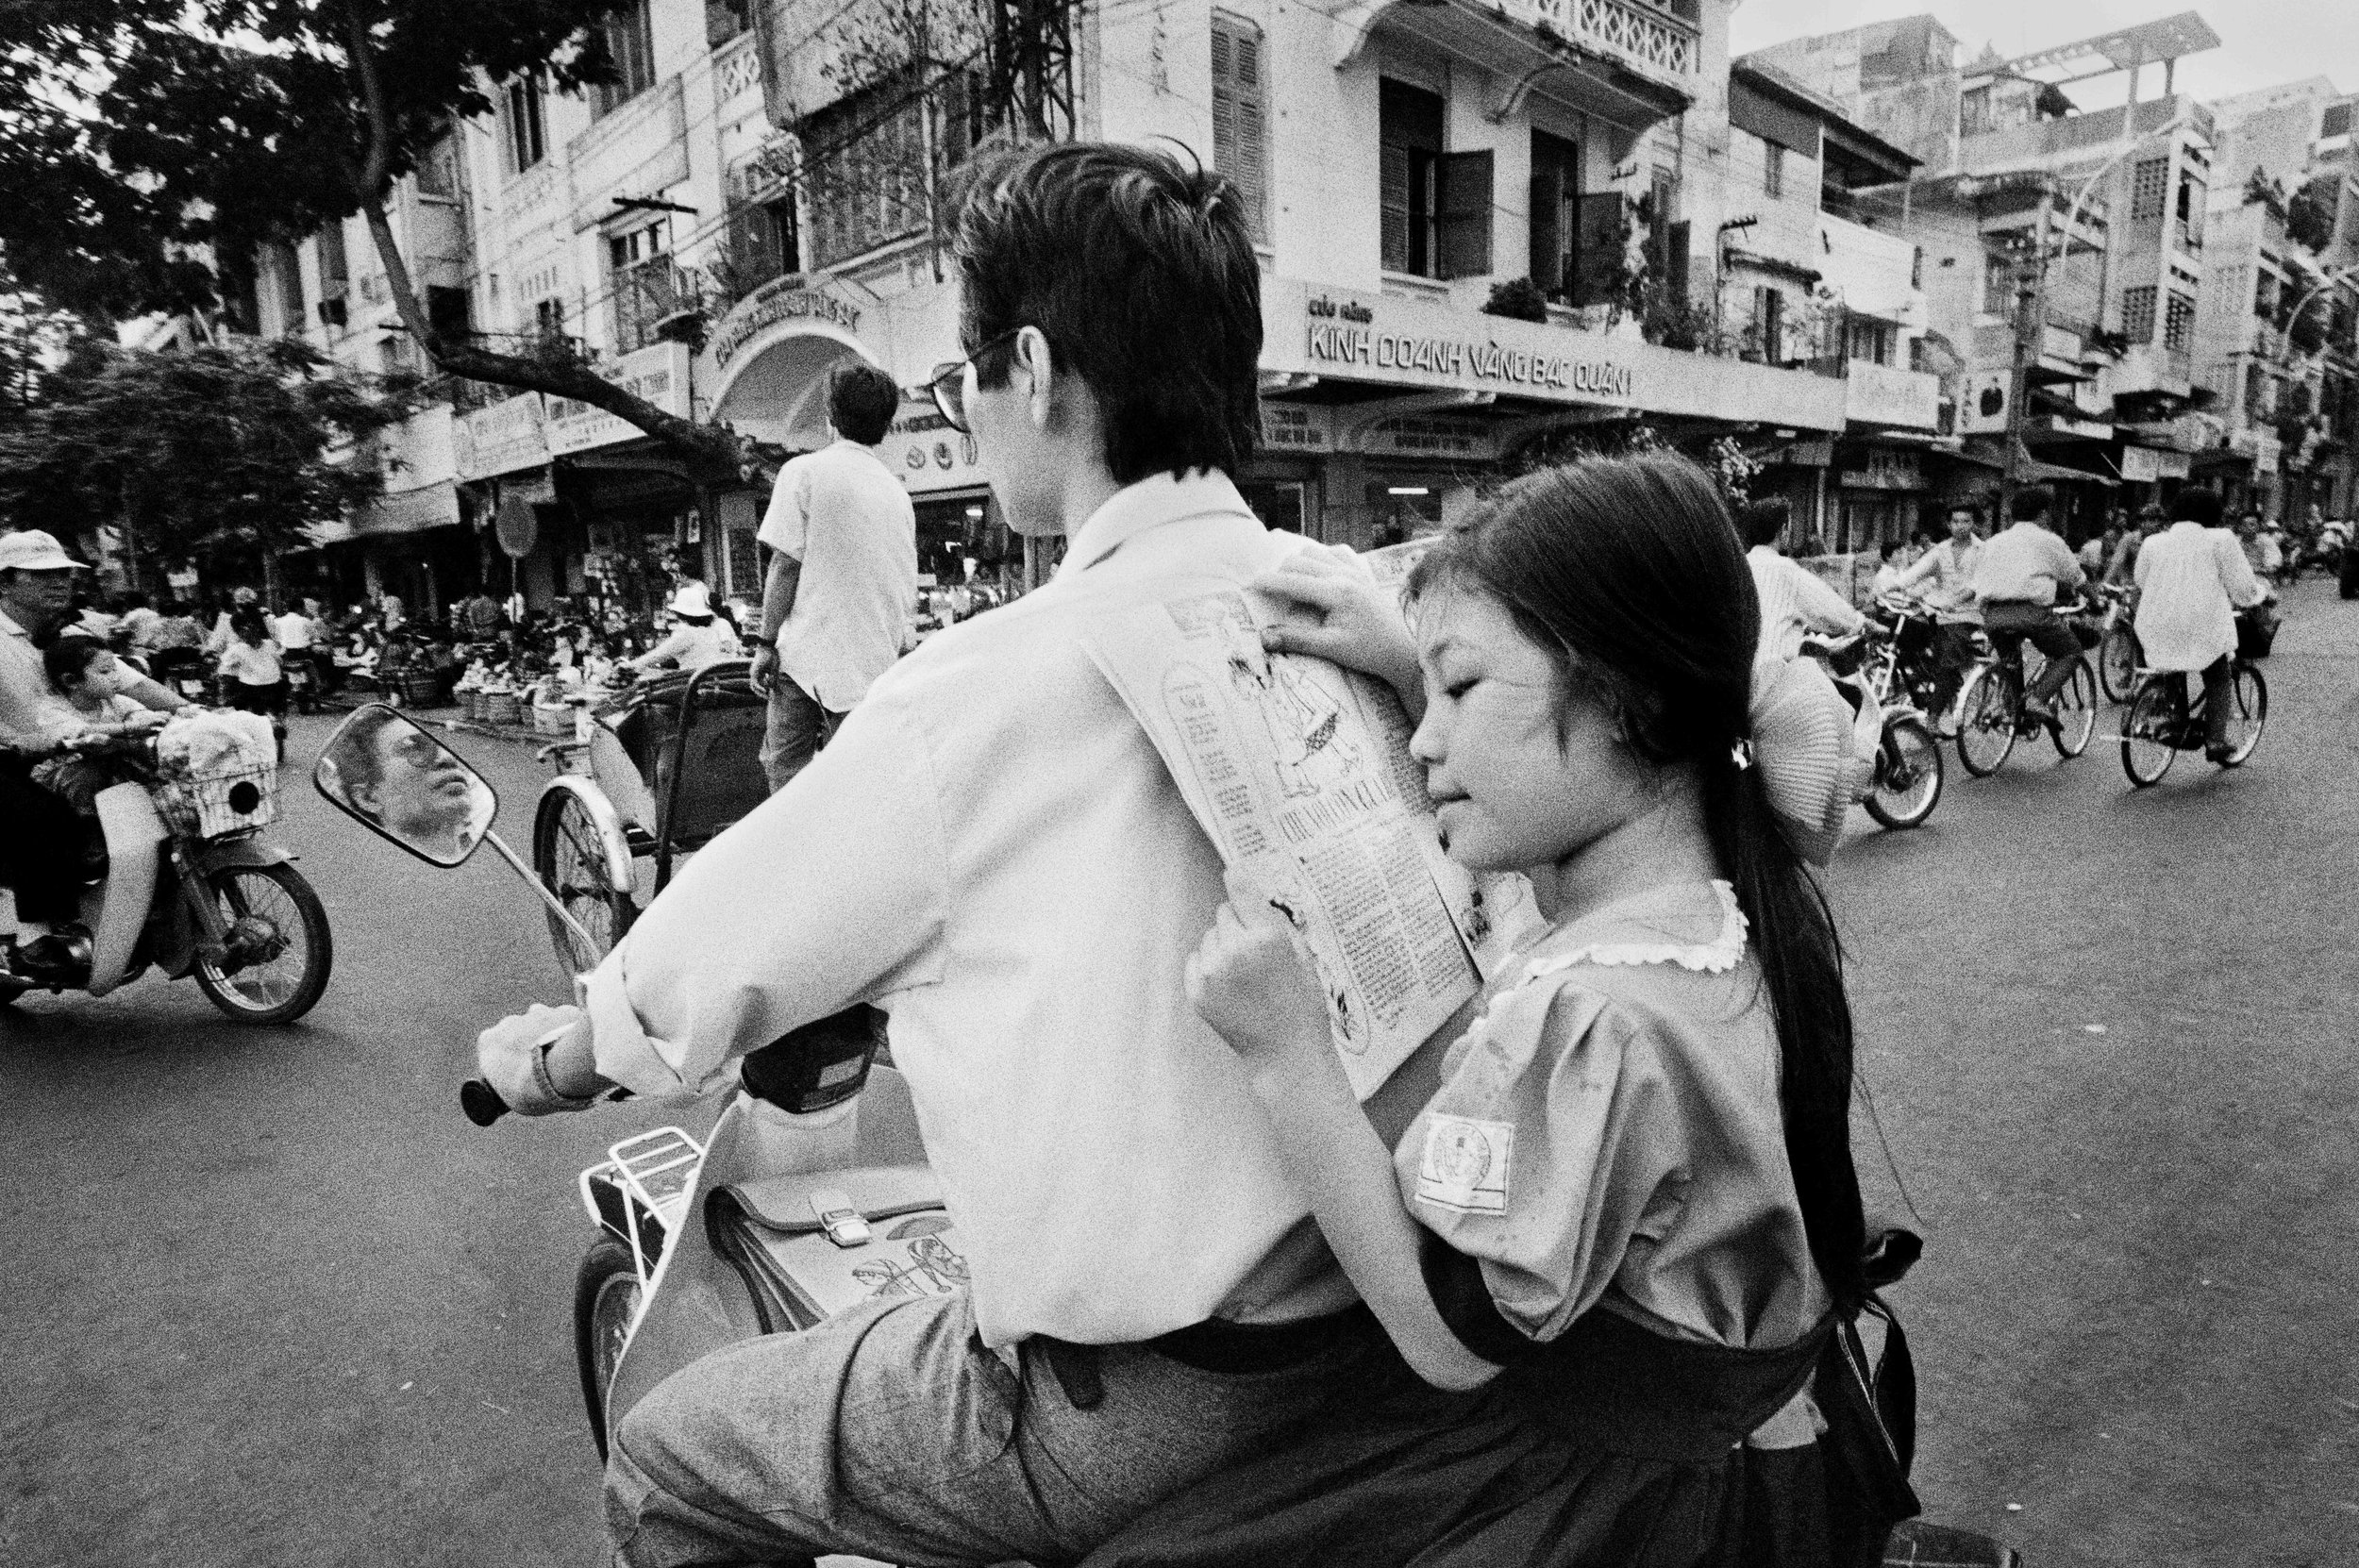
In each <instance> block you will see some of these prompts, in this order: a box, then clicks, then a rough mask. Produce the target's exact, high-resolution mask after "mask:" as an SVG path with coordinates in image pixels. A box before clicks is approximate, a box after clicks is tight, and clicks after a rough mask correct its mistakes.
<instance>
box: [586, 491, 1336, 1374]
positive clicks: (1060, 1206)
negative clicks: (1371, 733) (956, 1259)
mask: <svg viewBox="0 0 2359 1568" xmlns="http://www.w3.org/2000/svg"><path fill="white" fill-rule="evenodd" d="M1299 545H1300V542H1299V541H1298V540H1294V539H1292V538H1291V537H1290V536H1284V535H1274V534H1272V533H1270V532H1269V531H1268V530H1267V529H1265V528H1263V525H1261V523H1260V522H1259V521H1258V520H1257V519H1256V518H1255V517H1254V516H1253V514H1252V512H1251V511H1250V510H1249V509H1247V508H1246V505H1245V503H1244V501H1243V499H1242V498H1241V497H1240V496H1239V495H1238V493H1237V491H1236V487H1235V486H1234V485H1232V484H1230V481H1229V480H1228V479H1226V478H1225V477H1220V476H1217V475H1215V476H1209V477H1208V476H1201V475H1192V476H1190V477H1189V478H1187V479H1185V480H1175V479H1172V478H1170V477H1169V476H1167V475H1165V476H1158V477H1154V478H1150V479H1147V480H1146V481H1144V482H1143V483H1140V484H1137V485H1133V486H1131V487H1129V489H1127V490H1125V491H1123V492H1120V493H1119V494H1117V495H1116V496H1114V497H1113V499H1112V500H1110V501H1109V502H1107V504H1106V505H1105V506H1104V507H1103V508H1101V509H1099V510H1098V511H1097V512H1096V514H1095V515H1093V516H1092V517H1091V518H1090V520H1089V521H1088V523H1087V524H1086V525H1084V526H1083V527H1082V528H1081V529H1080V530H1079V532H1078V533H1077V534H1076V535H1075V536H1074V539H1073V542H1072V546H1071V548H1070V550H1069V551H1068V553H1067V555H1066V558H1065V560H1064V563H1063V565H1062V567H1061V568H1060V570H1059V572H1058V575H1056V577H1055V578H1054V580H1052V581H1051V582H1049V583H1048V584H1047V585H1046V586H1045V587H1043V588H1041V589H1039V590H1037V591H1036V592H1033V593H1031V594H1029V595H1028V596H1027V597H1025V598H1023V599H1020V600H1018V601H1016V602H1015V603H1013V604H1012V605H1009V606H1007V607H1006V608H1004V609H998V610H995V611H992V612H991V613H989V614H985V615H982V616H979V617H978V618H977V619H975V620H972V621H967V622H963V623H962V624H960V625H958V626H952V627H950V628H948V629H946V630H945V631H944V632H942V633H941V634H940V635H938V636H936V637H934V638H932V639H930V640H929V642H927V643H926V644H925V645H924V646H923V647H921V648H919V649H918V650H917V651H916V652H915V653H913V654H912V655H910V656H909V657H908V658H906V659H902V660H901V661H900V662H899V663H897V664H895V666H894V667H893V668H892V669H891V670H890V671H888V672H887V673H886V674H885V675H884V676H882V677H881V678H879V679H878V681H877V683H876V685H875V686H874V688H873V689H872V690H871V691H870V692H868V695H867V696H866V698H865V699H864V700H863V701H862V703H861V704H860V706H859V707H858V708H856V709H853V710H852V713H851V716H850V717H849V719H847V720H846V721H845V726H844V727H843V729H842V730H841V731H840V732H839V733H838V734H837V736H836V738H835V739H834V740H833V741H831V742H829V743H828V746H827V748H826V749H825V750H823V751H821V752H820V753H819V755H818V757H817V758H816V759H814V760H813V761H812V762H811V766H809V767H808V768H806V769H804V770H803V772H802V773H800V774H798V775H797V776H795V780H794V782H793V783H791V784H789V785H788V786H787V787H786V788H785V789H784V790H782V791H780V792H778V793H777V794H775V795H773V796H771V797H770V799H769V800H768V801H767V802H766V803H764V804H763V805H762V806H761V807H760V808H758V809H756V810H755V811H754V812H753V814H752V815H750V816H748V817H747V818H746V819H745V821H743V822H741V823H740V824H738V825H737V826H735V827H732V828H731V829H729V831H728V833H726V834H724V835H723V836H722V837H721V838H720V839H719V840H717V841H716V842H714V843H713V844H712V845H711V846H710V847H709V848H707V849H706V850H705V851H704V852H703V853H702V854H700V855H698V856H697V857H696V858H695V859H693V860H691V861H690V862H689V864H688V868H687V870H686V871H685V872H683V873H682V874H681V875H680V876H679V878H678V880H677V881H675V882H674V883H673V884H672V886H671V887H670V889H669V890H667V891H666V892H665V893H664V895H663V896H662V897H661V899H659V900H657V901H656V903H655V904H654V905H653V906H652V907H651V908H650V909H648V911H647V913H646V914H645V915H644V916H643V917H642V918H641V919H640V921H639V922H638V924H637V925H635V926H633V927H632V928H631V931H630V934H629V936H628V937H627V938H626V939H625V940H624V942H622V943H621V945H620V946H618V947H617V948H616V949H615V950H614V952H613V953H612V954H611V955H610V956H609V957H608V959H607V960H606V961H605V962H604V963H603V964H601V965H600V966H599V967H598V969H597V971H596V972H595V973H594V975H592V976H590V979H589V982H588V987H587V996H586V1000H587V1006H588V1009H589V1011H590V1015H591V1017H592V1019H593V1021H594V1026H595V1038H596V1054H597V1063H598V1071H599V1072H600V1073H601V1074H602V1075H604V1076H606V1077H608V1078H611V1079H612V1080H614V1081H616V1082H618V1083H623V1084H626V1085H627V1086H629V1087H630V1088H631V1089H633V1090H635V1091H637V1092H638V1093H642V1094H658V1095H661V1094H672V1095H675V1096H677V1095H678V1093H680V1092H681V1091H683V1090H691V1091H693V1090H701V1089H705V1088H711V1087H714V1086H717V1085H720V1084H725V1083H727V1082H728V1081H729V1076H730V1075H729V1074H728V1071H727V1069H728V1063H729V1061H730V1059H732V1058H734V1057H736V1056H738V1055H740V1054H742V1053H744V1052H745V1051H747V1050H750V1049H753V1048H755V1047H758V1046H761V1045H766V1044H768V1043H770V1042H772V1041H774V1040H776V1039H778V1037H779V1036H780V1035H782V1034H784V1033H786V1032H787V1031H788V1030H789V1029H792V1028H795V1027H796V1026H800V1025H803V1024H807V1023H810V1022H811V1021H812V1020H814V1019H817V1018H822V1017H825V1016H828V1014H831V1013H834V1012H837V1011H839V1010H841V1009H844V1008H846V1007H849V1006H851V1005H852V1004H854V1003H856V1002H873V1003H875V1004H876V1005H878V1006H879V1007H882V1008H884V1009H886V1010H887V1011H888V1012H889V1013H890V1014H891V1019H892V1023H891V1031H892V1039H893V1052H894V1059H895V1062H896V1063H897V1064H898V1065H899V1067H900V1069H901V1071H902V1072H903V1073H904V1074H906V1075H907V1076H908V1078H909V1080H910V1084H911V1087H912V1091H913V1093H914V1094H915V1098H916V1104H917V1111H918V1117H919V1121H920V1124H921V1125H922V1126H923V1127H924V1129H925V1135H926V1143H927V1149H928V1153H929V1156H930V1157H931V1159H932V1160H933V1164H934V1168H935V1170H936V1171H937V1172H938V1173H939V1174H940V1176H941V1177H942V1180H943V1183H944V1187H945V1191H946V1193H948V1196H949V1201H950V1207H951V1209H952V1212H953V1213H954V1215H955V1216H956V1217H957V1219H958V1222H959V1226H960V1230H961V1235H962V1238H963V1239H964V1240H965V1241H966V1243H967V1244H968V1245H969V1247H970V1251H971V1260H972V1263H973V1269H974V1274H973V1289H974V1299H975V1310H976V1318H977V1321H978V1323H979V1326H980V1327H981V1329H982V1333H983V1336H984V1338H985V1339H986V1340H987V1341H988V1342H989V1343H992V1344H994V1345H1004V1344H1008V1343H1012V1342H1014V1341H1016V1340H1019V1339H1022V1338H1024V1337H1026V1336H1028V1335H1032V1334H1053V1335H1057V1336H1059V1337H1061V1338H1064V1339H1068V1340H1073V1341H1077V1342H1084V1343H1117V1342H1127V1341H1135V1340H1140V1339H1144V1338H1146V1337H1148V1336H1151V1335H1154V1334H1158V1333H1163V1332H1165V1331H1167V1330H1170V1329H1173V1328H1178V1327H1180V1326H1185V1325H1187V1324H1191V1323H1195V1322H1198V1321H1200V1320H1202V1319H1204V1318H1206V1317H1208V1316H1212V1315H1214V1314H1215V1309H1220V1310H1221V1312H1222V1313H1223V1314H1224V1315H1230V1316H1235V1317H1248V1318H1249V1317H1251V1316H1253V1315H1255V1314H1254V1312H1253V1310H1252V1306H1253V1304H1252V1303H1249V1302H1246V1303H1241V1302H1240V1301H1238V1300H1237V1299H1234V1297H1235V1294H1236V1293H1237V1292H1238V1288H1239V1287H1240V1285H1241V1284H1244V1283H1245V1282H1246V1280H1247V1276H1251V1275H1253V1274H1254V1270H1255V1266H1256V1264H1257V1263H1259V1262H1261V1261H1262V1259H1263V1258H1264V1256H1265V1255H1267V1254H1269V1253H1270V1252H1271V1251H1272V1249H1273V1247H1274V1246H1276V1245H1277V1243H1279V1241H1280V1238H1281V1237H1285V1236H1286V1235H1287V1233H1288V1232H1289V1231H1290V1230H1294V1229H1295V1228H1296V1227H1297V1226H1298V1224H1299V1223H1300V1222H1302V1221H1304V1219H1305V1218H1306V1216H1307V1213H1308V1209H1307V1207H1306V1205H1305V1204H1304V1202H1303V1199H1302V1197H1301V1195H1300V1194H1299V1193H1297V1191H1296V1188H1295V1185H1294V1183H1293V1181H1292V1180H1291V1178H1290V1177H1289V1176H1288V1175H1287V1173H1286V1166H1285V1161H1284V1159H1282V1157H1281V1155H1280V1150H1279V1148H1278V1144H1277V1138H1276V1134H1275V1133H1274V1131H1273V1130H1272V1127H1271V1125H1270V1123H1269V1120H1268V1118H1267V1116H1266V1115H1265V1114H1264V1113H1263V1110H1262V1109H1261V1106H1260V1104H1259V1102H1258V1101H1257V1100H1256V1099H1255V1098H1254V1096H1253V1093H1252V1092H1251V1090H1250V1088H1249V1087H1248V1086H1247V1083H1246V1076H1245V1074H1244V1072H1243V1071H1242V1070H1241V1069H1240V1067H1239V1065H1238V1062H1237V1059H1236V1056H1235V1054H1234V1053H1233V1052H1232V1051H1231V1050H1230V1048H1229V1047H1228V1046H1227V1045H1226V1044H1224V1043H1222V1042H1221V1040H1220V1039H1219V1038H1218V1037H1217V1036H1215V1035H1214V1034H1213V1032H1212V1030H1211V1029H1210V1028H1209V1027H1207V1026H1205V1025H1204V1024H1203V1023H1202V1022H1201V1021H1200V1020H1199V1019H1198V1018H1197V1017H1196V1012H1195V1009H1192V1008H1191V1007H1190V1006H1189V1005H1188V1000H1187V995H1186V988H1185V983H1184V979H1183V973H1184V966H1185V964H1186V961H1187V959H1188V956H1189V955H1190V954H1191V953H1193V952H1194V951H1195V949H1196V944H1197V942H1199V941H1200V940H1201V939H1202V937H1203V935H1204V932H1205V931H1206V929H1207V928H1208V927H1209V926H1210V925H1211V923H1212V919H1213V912H1214V911H1215V910H1216V909H1218V908H1219V907H1220V905H1221V903H1222V901H1223V898H1224V896H1225V894H1224V892H1223V889H1222V884H1221V863H1220V859H1219V857H1218V855H1217V854H1216V853H1215V852H1214V850H1213V845H1212V843H1211V842H1210V841H1209V840H1208V839H1207V838H1206V837H1205V835H1204V833H1203V831H1202V830H1201V829H1200V828H1199V827H1198V826H1196V821H1195V819H1194V818H1193V817H1192V816H1191V815H1190V814H1189V811H1188V809H1187V807H1186V805H1185V804H1184V803H1183V802H1182V801H1181V799H1180V792H1179V791H1178V789H1177V788H1176V787H1175V786H1174V784H1173V783H1172V781H1171V778H1170V776H1169V775H1168V774H1167V772H1166V771H1165V769H1164V766H1163V759H1161V757H1159V756H1158V755H1157V753H1156V751H1155V748H1154V746H1153V744H1152V743H1151V742H1149V741H1148V739H1147V737H1146V733H1145V731H1143V730H1142V729H1141V728H1140V727H1139V726H1138V723H1137V721H1136V720H1134V719H1133V718H1132V717H1131V715H1130V713H1129V709H1127V708H1126V707H1125V706H1124V705H1123V701H1122V699H1121V697H1120V696H1119V695H1117V694H1116V693H1115V692H1114V690H1113V687H1112V686H1111V685H1109V684H1108V683H1107V681H1106V679H1105V677H1104V676H1102V675H1100V674H1099V672H1098V670H1097V668H1096V665H1095V664H1094V663H1093V662H1092V661H1091V659H1090V657H1089V655H1088V653H1087V652H1086V651H1085V649H1084V648H1083V645H1082V636H1083V632H1084V629H1085V628H1086V627H1088V626H1090V625H1091V624H1092V623H1094V622H1096V621H1097V620H1098V619H1099V618H1100V617H1104V616H1107V615H1110V614H1123V613H1129V614H1138V613H1145V612H1146V611H1147V610H1148V609H1149V608H1150V607H1151V606H1153V605H1155V604H1158V603H1162V602H1166V601H1170V600H1175V599H1179V598H1182V597H1186V596H1190V595H1194V594H1198V593H1206V592H1219V591H1223V590H1229V589H1233V588H1236V587H1238V586H1240V585H1242V584H1244V583H1246V582H1248V581H1250V580H1251V579H1252V578H1253V577H1255V576H1257V575H1260V574H1261V573H1262V572H1263V571H1265V570H1267V569H1269V568H1270V567H1272V566H1274V565H1276V564H1277V563H1278V562H1279V561H1280V560H1281V559H1284V558H1285V557H1286V555H1288V554H1289V553H1291V551H1292V550H1294V549H1296V548H1298V547H1299ZM1314 1250H1317V1249H1314ZM1265 1282H1266V1277H1265V1276H1263V1277H1257V1278H1255V1280H1254V1285H1255V1287H1256V1288H1257V1289H1258V1288H1260V1287H1261V1286H1263V1284H1264V1283H1265ZM1294 1286H1295V1288H1294V1290H1293V1293H1292V1294H1291V1295H1290V1296H1289V1297H1288V1298H1287V1300H1288V1302H1289V1306H1288V1307H1286V1308H1283V1309H1273V1311H1272V1315H1278V1316H1292V1315H1300V1313H1301V1312H1302V1311H1303V1310H1307V1309H1313V1308H1312V1307H1307V1306H1305V1303H1306V1302H1313V1303H1314V1305H1315V1309H1319V1310H1326V1309H1333V1308H1339V1307H1341V1306H1344V1305H1346V1304H1347V1303H1348V1302H1349V1301H1350V1299H1351V1292H1350V1287H1349V1285H1348V1282H1347V1281H1345V1280H1344V1278H1343V1276H1342V1275H1341V1273H1340V1271H1338V1270H1335V1269H1334V1266H1333V1263H1332V1260H1331V1259H1327V1258H1325V1257H1324V1256H1323V1251H1322V1253H1321V1256H1320V1257H1319V1259H1317V1261H1316V1262H1315V1263H1313V1265H1312V1266H1311V1267H1309V1268H1308V1269H1307V1270H1306V1271H1304V1273H1303V1274H1302V1276H1300V1277H1299V1278H1297V1280H1296V1281H1295V1282H1294Z"/></svg>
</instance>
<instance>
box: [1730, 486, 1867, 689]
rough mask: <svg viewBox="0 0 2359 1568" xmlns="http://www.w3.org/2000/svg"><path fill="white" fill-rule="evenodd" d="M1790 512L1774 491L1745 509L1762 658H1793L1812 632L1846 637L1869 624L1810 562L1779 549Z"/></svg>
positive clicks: (1744, 526)
mask: <svg viewBox="0 0 2359 1568" xmlns="http://www.w3.org/2000/svg"><path fill="white" fill-rule="evenodd" d="M1790 518H1791V513H1790V512H1789V511H1788V509H1787V508H1786V504H1785V503H1784V502H1783V501H1782V500H1780V499H1778V498H1777V497H1776V496H1771V497H1768V498H1767V499H1765V500H1760V501H1755V502H1753V503H1752V504H1751V505H1750V506H1748V507H1747V508H1746V509H1745V510H1744V512H1743V514H1742V518H1741V522H1740V525H1739V526H1740V529H1741V531H1742V532H1743V533H1744V535H1745V543H1746V545H1747V549H1746V552H1745V564H1746V565H1747V566H1748V567H1749V568H1751V570H1752V574H1753V589H1754V592H1756V593H1758V594H1759V595H1760V598H1761V650H1760V657H1761V658H1763V659H1771V658H1775V659H1793V658H1795V657H1796V656H1798V655H1799V654H1800V653H1801V651H1802V639H1803V638H1804V637H1805V636H1806V635H1808V634H1809V633H1811V632H1814V631H1816V632H1824V633H1827V634H1829V635H1832V636H1836V637H1848V636H1849V635H1850V634H1851V633H1852V632H1855V631H1857V630H1859V629H1860V627H1862V626H1865V625H1866V624H1867V621H1866V617H1865V616H1863V615H1862V614H1860V612H1859V611H1858V610H1857V609H1853V608H1852V607H1851V606H1850V604H1849V602H1848V601H1846V600H1845V599H1844V597H1843V595H1842V594H1840V593H1837V592H1835V591H1834V590H1833V589H1832V588H1830V587H1829V586H1827V584H1826V583H1825V582H1824V581H1823V580H1822V579H1820V578H1819V577H1818V576H1816V575H1814V574H1813V573H1812V572H1811V571H1810V569H1809V568H1808V567H1805V566H1802V565H1800V564H1799V563H1798V562H1795V561H1791V560H1788V559H1786V558H1785V557H1784V556H1783V555H1782V554H1780V553H1779V550H1778V541H1779V540H1781V539H1782V538H1784V537H1785V529H1786V524H1787V523H1788V521H1790Z"/></svg>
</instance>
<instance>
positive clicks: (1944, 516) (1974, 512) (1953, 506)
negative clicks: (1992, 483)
mask: <svg viewBox="0 0 2359 1568" xmlns="http://www.w3.org/2000/svg"><path fill="white" fill-rule="evenodd" d="M1960 512H1964V513H1966V521H1967V522H1968V523H1979V522H1981V521H1982V520H1983V514H1982V510H1981V509H1980V508H1978V507H1976V506H1975V505H1974V503H1973V502H1971V501H1952V502H1950V503H1949V505H1948V506H1946V507H1944V508H1942V509H1941V520H1942V522H1943V523H1944V524H1945V525H1946V524H1947V523H1948V522H1949V519H1951V518H1953V517H1955V516H1957V515H1958V513H1960Z"/></svg>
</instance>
